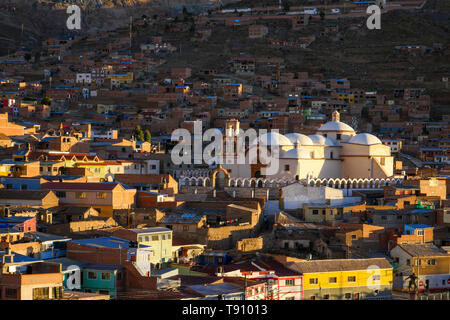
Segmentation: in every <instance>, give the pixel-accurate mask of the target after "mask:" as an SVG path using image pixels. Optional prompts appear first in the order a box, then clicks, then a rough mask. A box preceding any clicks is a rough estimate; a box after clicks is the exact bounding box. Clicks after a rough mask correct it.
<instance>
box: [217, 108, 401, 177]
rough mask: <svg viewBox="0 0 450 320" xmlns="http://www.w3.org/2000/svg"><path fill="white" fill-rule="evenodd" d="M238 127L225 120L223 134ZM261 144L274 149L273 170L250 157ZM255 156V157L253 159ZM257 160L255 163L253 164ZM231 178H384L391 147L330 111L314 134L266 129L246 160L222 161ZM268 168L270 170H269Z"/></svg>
mask: <svg viewBox="0 0 450 320" xmlns="http://www.w3.org/2000/svg"><path fill="white" fill-rule="evenodd" d="M233 131H235V132H238V131H239V122H238V121H237V120H230V121H229V122H227V127H226V131H225V132H226V134H230V133H231V132H233ZM260 147H265V148H267V150H269V151H268V154H269V155H270V151H271V150H272V152H273V150H275V149H276V150H277V152H276V153H275V152H274V153H273V154H277V157H276V159H278V166H273V167H275V168H276V167H277V168H276V170H275V171H273V170H271V171H269V170H268V165H267V164H266V165H262V164H260V163H256V162H257V161H250V158H251V157H252V156H253V155H255V154H258V150H259V148H260ZM253 160H255V159H253ZM253 163H256V164H253ZM223 167H224V168H225V169H226V170H227V171H228V172H229V174H230V176H231V177H232V178H238V177H255V178H272V179H273V178H277V179H279V178H281V179H289V180H302V179H308V178H309V179H330V178H334V179H335V178H346V179H355V178H356V179H365V178H367V179H386V178H389V177H391V176H392V175H393V168H394V157H393V156H391V149H390V147H389V146H386V145H384V144H383V143H382V142H381V140H380V139H378V138H377V137H376V136H374V135H372V134H369V133H358V134H357V133H356V132H355V131H354V130H353V128H352V127H350V126H349V125H347V124H345V123H343V122H341V121H340V117H339V113H338V112H337V111H335V112H333V115H332V121H329V122H327V123H325V124H324V125H322V126H321V127H320V128H319V129H318V131H317V132H316V134H314V135H309V136H307V135H304V134H299V133H288V134H285V135H281V134H279V133H276V132H269V133H267V134H264V135H261V136H259V137H258V138H257V139H255V140H254V141H252V142H251V143H250V145H249V147H248V148H247V149H246V162H245V164H236V162H234V163H232V164H227V163H224V164H223ZM269 172H270V174H268V173H269Z"/></svg>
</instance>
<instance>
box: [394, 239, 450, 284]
mask: <svg viewBox="0 0 450 320" xmlns="http://www.w3.org/2000/svg"><path fill="white" fill-rule="evenodd" d="M390 255H391V257H392V258H393V259H394V261H395V263H396V264H397V265H398V268H397V270H396V288H398V289H400V290H408V289H414V286H411V287H410V285H409V282H410V280H411V279H410V278H409V277H410V276H411V275H412V274H414V275H415V276H416V279H417V280H416V285H417V288H418V290H419V291H425V290H429V291H430V292H436V291H444V290H448V289H450V254H449V253H448V252H446V251H445V250H443V249H441V248H439V247H437V246H435V245H434V244H408V243H402V244H399V245H397V246H396V247H395V248H393V249H392V250H391V252H390Z"/></svg>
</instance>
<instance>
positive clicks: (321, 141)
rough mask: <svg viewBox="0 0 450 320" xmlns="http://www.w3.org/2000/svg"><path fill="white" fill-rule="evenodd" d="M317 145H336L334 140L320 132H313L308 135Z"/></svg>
mask: <svg viewBox="0 0 450 320" xmlns="http://www.w3.org/2000/svg"><path fill="white" fill-rule="evenodd" d="M308 137H309V138H310V139H311V140H312V142H313V143H314V144H315V145H316V146H335V144H334V142H333V140H331V139H330V138H326V137H324V136H322V135H320V134H312V135H310V136H308Z"/></svg>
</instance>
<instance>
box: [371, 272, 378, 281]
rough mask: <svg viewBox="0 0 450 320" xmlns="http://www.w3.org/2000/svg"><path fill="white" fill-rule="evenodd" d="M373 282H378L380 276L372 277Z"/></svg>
mask: <svg viewBox="0 0 450 320" xmlns="http://www.w3.org/2000/svg"><path fill="white" fill-rule="evenodd" d="M372 279H373V281H380V275H379V274H375V275H373V276H372Z"/></svg>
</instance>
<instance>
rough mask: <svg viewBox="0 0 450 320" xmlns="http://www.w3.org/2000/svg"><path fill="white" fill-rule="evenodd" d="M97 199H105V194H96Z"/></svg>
mask: <svg viewBox="0 0 450 320" xmlns="http://www.w3.org/2000/svg"><path fill="white" fill-rule="evenodd" d="M97 199H106V192H97Z"/></svg>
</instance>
